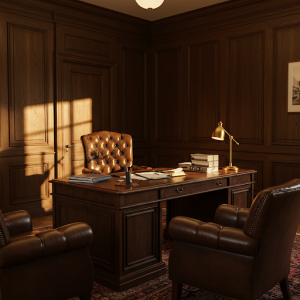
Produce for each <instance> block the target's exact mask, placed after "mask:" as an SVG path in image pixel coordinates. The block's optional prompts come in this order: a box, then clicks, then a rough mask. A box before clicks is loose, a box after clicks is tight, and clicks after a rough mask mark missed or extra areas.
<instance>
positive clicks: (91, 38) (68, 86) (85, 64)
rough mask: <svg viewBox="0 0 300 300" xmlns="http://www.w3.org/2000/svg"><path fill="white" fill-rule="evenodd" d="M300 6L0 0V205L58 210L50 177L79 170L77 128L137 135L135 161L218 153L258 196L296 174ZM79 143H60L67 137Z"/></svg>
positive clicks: (161, 162)
mask: <svg viewBox="0 0 300 300" xmlns="http://www.w3.org/2000/svg"><path fill="white" fill-rule="evenodd" d="M299 20H300V4H299V1H295V0H285V1H282V0H232V1H228V2H225V3H223V4H219V5H216V6H212V7H208V8H205V9H201V10H197V11H192V12H189V13H185V14H182V15H178V16H174V17H170V18H167V19H163V20H159V21H156V22H152V23H151V22H148V21H145V20H141V19H138V18H134V17H130V16H127V15H124V14H121V13H117V12H114V11H110V10H107V9H103V8H97V7H94V6H91V5H88V4H86V3H82V2H81V1H74V0H39V1H37V0H0V77H1V81H0V107H1V110H0V209H1V210H2V211H3V212H6V211H12V210H17V209H26V210H28V211H29V212H30V213H31V214H32V215H33V216H40V215H43V214H47V213H51V209H52V208H51V195H50V193H51V184H50V183H49V180H51V179H52V178H54V177H55V176H57V177H61V176H65V175H68V174H70V173H80V171H81V168H82V166H83V153H82V147H81V143H80V139H79V138H80V135H82V134H86V133H89V132H91V131H100V130H110V131H117V132H125V133H129V134H131V135H132V136H133V140H134V162H135V164H138V165H149V166H175V165H177V163H178V162H181V161H187V160H189V156H190V153H192V152H203V153H216V154H220V165H225V164H228V156H229V144H228V140H227V141H226V142H217V141H213V140H212V139H211V138H210V137H211V133H212V131H213V129H214V128H215V127H216V126H217V123H218V122H219V121H220V120H222V121H223V122H224V127H225V128H226V129H228V131H229V132H230V133H231V134H232V135H233V136H234V137H235V138H236V139H237V140H238V141H239V142H240V146H236V145H233V162H234V164H235V165H237V166H239V167H240V168H247V169H255V170H257V176H256V181H257V183H256V187H255V188H256V192H258V191H259V190H261V189H262V188H265V187H268V186H271V185H275V184H280V183H283V182H285V181H287V180H289V179H292V178H294V177H298V176H300V171H299V170H300V168H298V167H299V165H300V156H299V153H300V114H295V113H293V114H288V113H287V111H286V97H287V63H288V62H289V61H298V60H300V42H299V35H300V21H299ZM68 144H70V145H73V148H72V149H71V150H70V151H68V152H67V151H66V148H65V145H68Z"/></svg>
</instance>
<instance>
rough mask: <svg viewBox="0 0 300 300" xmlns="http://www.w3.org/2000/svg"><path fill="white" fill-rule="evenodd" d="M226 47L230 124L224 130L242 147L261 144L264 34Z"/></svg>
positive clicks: (235, 40)
mask: <svg viewBox="0 0 300 300" xmlns="http://www.w3.org/2000/svg"><path fill="white" fill-rule="evenodd" d="M227 47H228V57H227V68H228V75H227V101H226V102H227V122H226V123H227V124H225V125H224V127H225V128H227V129H228V131H229V133H230V134H232V135H233V136H234V138H235V139H236V140H237V141H238V142H240V143H244V144H245V143H247V144H262V143H263V128H264V127H263V125H264V123H263V99H264V93H263V92H264V33H263V32H259V33H253V34H249V35H245V36H238V37H233V38H229V39H228V42H227ZM241 120H243V121H242V122H241Z"/></svg>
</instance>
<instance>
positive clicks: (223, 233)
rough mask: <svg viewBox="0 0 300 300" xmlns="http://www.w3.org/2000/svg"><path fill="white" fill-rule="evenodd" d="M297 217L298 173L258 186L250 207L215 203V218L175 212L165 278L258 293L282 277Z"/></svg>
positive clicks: (232, 292) (226, 291)
mask: <svg viewBox="0 0 300 300" xmlns="http://www.w3.org/2000/svg"><path fill="white" fill-rule="evenodd" d="M299 220H300V179H294V180H291V181H289V182H287V183H285V184H283V185H280V186H275V187H270V188H268V189H265V190H263V191H261V192H260V193H259V194H258V195H257V197H256V198H255V199H254V201H253V203H252V205H251V207H250V209H239V208H237V207H236V206H231V205H227V204H224V205H221V206H219V207H218V209H217V210H216V214H215V223H205V222H201V221H199V220H194V219H191V218H187V217H175V218H173V219H172V220H171V222H170V224H169V234H170V235H171V237H172V238H173V239H174V243H173V248H172V250H171V253H170V258H169V276H170V279H171V280H172V281H173V283H176V284H178V283H179V284H182V283H184V284H189V285H192V286H196V287H199V288H202V289H206V290H209V291H211V292H215V293H217V294H221V295H223V296H227V297H231V298H234V299H249V300H250V299H251V300H254V299H257V298H259V297H260V296H262V295H263V294H264V293H265V292H267V291H268V290H270V289H271V288H272V287H273V286H274V285H276V284H277V283H278V282H280V283H281V286H282V285H283V282H284V281H285V280H286V279H287V276H288V274H289V270H290V259H291V251H292V246H293V242H294V238H295V234H296V231H297V227H298V223H299ZM203 270H205V272H204V271H203ZM283 292H284V290H283ZM174 299H175V298H174ZM289 299H291V298H289Z"/></svg>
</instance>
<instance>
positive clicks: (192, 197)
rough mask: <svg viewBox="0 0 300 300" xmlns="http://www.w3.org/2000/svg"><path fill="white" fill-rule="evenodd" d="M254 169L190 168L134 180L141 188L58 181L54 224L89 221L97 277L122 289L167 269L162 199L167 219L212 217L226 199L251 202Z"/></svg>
mask: <svg viewBox="0 0 300 300" xmlns="http://www.w3.org/2000/svg"><path fill="white" fill-rule="evenodd" d="M254 173H256V171H253V170H240V171H239V172H237V173H232V172H228V173H224V171H219V173H213V174H206V173H192V172H187V174H188V175H187V176H184V177H175V178H171V179H162V180H148V181H135V182H138V183H139V186H138V187H127V186H116V185H115V183H116V181H117V179H118V178H116V177H114V178H111V179H108V180H106V181H103V182H100V183H95V184H75V183H69V182H68V180H69V179H68V178H63V179H55V180H52V181H51V182H52V184H53V194H52V195H53V225H54V227H55V228H56V227H59V226H63V225H65V224H68V223H72V222H78V221H81V222H86V223H88V224H89V225H90V226H91V227H92V229H93V233H94V240H93V243H92V245H91V247H90V254H91V256H92V259H93V263H94V274H95V275H94V278H95V281H97V282H99V283H101V284H103V285H105V286H107V287H110V288H112V289H114V290H117V291H123V290H126V289H128V288H131V287H133V286H136V285H139V284H141V283H144V282H146V281H149V280H152V279H154V278H156V277H158V276H161V275H164V274H165V273H166V266H165V264H164V263H163V262H162V224H161V219H162V201H164V200H172V201H167V203H168V205H167V208H168V209H167V222H168V221H169V220H170V218H172V217H173V216H175V215H187V216H191V217H196V218H198V219H200V220H202V221H213V219H214V212H215V210H216V208H217V207H218V205H220V204H222V203H229V204H237V205H239V206H242V207H245V206H247V207H249V206H250V205H251V202H252V200H253V190H254ZM200 194H201V195H200Z"/></svg>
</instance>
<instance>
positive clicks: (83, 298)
mask: <svg viewBox="0 0 300 300" xmlns="http://www.w3.org/2000/svg"><path fill="white" fill-rule="evenodd" d="M91 296H92V294H91V292H88V293H86V294H84V295H81V296H79V299H80V300H91Z"/></svg>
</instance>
